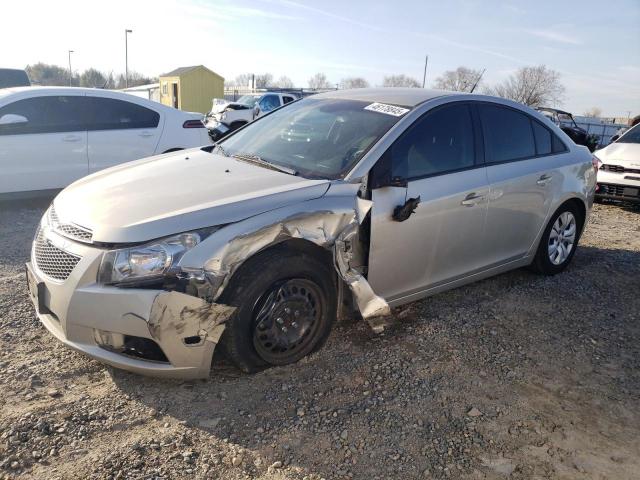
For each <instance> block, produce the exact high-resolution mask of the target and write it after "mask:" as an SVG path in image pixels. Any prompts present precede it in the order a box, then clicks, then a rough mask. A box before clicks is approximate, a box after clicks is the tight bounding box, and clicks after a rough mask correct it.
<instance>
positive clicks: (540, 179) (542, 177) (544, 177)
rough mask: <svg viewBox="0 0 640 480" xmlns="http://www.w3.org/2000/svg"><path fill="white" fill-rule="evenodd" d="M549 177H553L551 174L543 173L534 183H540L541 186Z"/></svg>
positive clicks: (547, 181)
mask: <svg viewBox="0 0 640 480" xmlns="http://www.w3.org/2000/svg"><path fill="white" fill-rule="evenodd" d="M551 178H553V177H552V176H551V175H549V174H546V173H545V174H544V175H540V178H539V179H538V181H537V182H536V183H537V184H538V185H540V186H541V187H543V186H545V185H546V184H547V183H549V180H551Z"/></svg>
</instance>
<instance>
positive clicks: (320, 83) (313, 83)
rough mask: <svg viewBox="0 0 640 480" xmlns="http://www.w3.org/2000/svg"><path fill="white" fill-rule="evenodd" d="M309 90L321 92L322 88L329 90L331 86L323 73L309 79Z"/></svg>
mask: <svg viewBox="0 0 640 480" xmlns="http://www.w3.org/2000/svg"><path fill="white" fill-rule="evenodd" d="M309 88H312V89H314V90H321V89H324V88H331V84H330V83H329V81H328V80H327V76H326V75H325V74H324V73H316V74H315V75H314V76H313V77H311V78H310V79H309Z"/></svg>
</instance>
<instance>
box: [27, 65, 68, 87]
mask: <svg viewBox="0 0 640 480" xmlns="http://www.w3.org/2000/svg"><path fill="white" fill-rule="evenodd" d="M25 70H26V72H27V75H29V78H30V79H31V82H32V83H34V84H36V85H50V86H64V85H69V69H68V68H62V67H59V66H58V65H49V64H47V63H42V62H38V63H36V64H34V65H27V67H26V68H25ZM78 83H79V82H78V77H77V75H73V76H72V78H71V85H78Z"/></svg>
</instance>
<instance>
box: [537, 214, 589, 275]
mask: <svg viewBox="0 0 640 480" xmlns="http://www.w3.org/2000/svg"><path fill="white" fill-rule="evenodd" d="M581 231H582V217H581V215H580V214H579V213H578V211H577V209H576V208H575V207H574V206H573V205H572V204H570V203H568V204H565V205H563V206H562V207H560V208H559V209H558V211H557V212H556V213H555V214H554V215H553V217H551V220H549V224H548V225H547V228H545V230H544V232H543V234H542V239H541V240H540V245H539V246H538V251H537V252H536V257H535V259H534V261H533V263H532V265H531V266H532V267H533V269H534V270H535V271H537V272H538V273H542V274H544V275H555V274H556V273H560V272H561V271H562V270H564V269H565V268H566V267H567V265H569V263H570V262H571V259H572V258H573V255H574V254H575V253H576V248H577V247H578V240H579V238H580V232H581Z"/></svg>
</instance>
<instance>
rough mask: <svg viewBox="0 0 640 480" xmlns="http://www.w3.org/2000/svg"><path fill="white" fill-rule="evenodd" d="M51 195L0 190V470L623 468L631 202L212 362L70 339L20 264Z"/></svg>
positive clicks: (615, 474)
mask: <svg viewBox="0 0 640 480" xmlns="http://www.w3.org/2000/svg"><path fill="white" fill-rule="evenodd" d="M45 206H46V205H44V204H32V205H26V206H25V204H22V205H7V204H4V205H3V204H0V252H2V253H1V256H0V389H1V390H0V392H1V393H0V478H7V479H10V478H17V477H24V478H47V479H62V478H65V479H66V478H69V479H71V478H74V479H75V478H86V479H94V478H95V479H103V478H106V479H124V478H135V479H160V478H162V479H174V478H197V479H199V478H212V479H217V478H220V479H243V478H259V479H265V480H266V479H274V480H276V479H279V480H282V479H299V480H302V479H308V480H319V479H321V478H325V479H338V478H339V479H343V478H344V479H350V478H353V479H366V480H375V479H387V478H400V479H414V478H471V479H481V478H505V477H510V478H516V479H519V478H537V479H542V478H562V479H574V478H575V479H584V478H594V479H605V478H607V479H625V478H628V479H631V478H638V475H639V473H638V472H640V440H639V439H640V368H639V367H640V351H639V350H640V340H639V339H640V329H639V320H640V296H639V295H638V292H639V289H638V287H639V286H640V210H637V209H632V208H623V207H620V206H613V205H597V206H596V207H595V209H594V212H593V215H592V218H591V221H590V224H589V225H588V228H587V231H586V233H585V235H584V236H583V238H582V241H581V247H580V249H579V251H578V253H577V254H576V256H575V258H574V261H573V264H572V265H571V266H570V267H569V268H568V269H567V270H566V271H565V272H564V273H562V274H560V275H557V276H555V277H551V278H543V277H539V276H536V275H534V274H532V273H529V272H528V271H526V270H518V271H514V272H511V273H507V274H504V275H500V276H498V277H495V278H492V279H489V280H485V281H482V282H479V283H476V284H473V285H469V286H467V287H463V288H459V289H457V290H454V291H450V292H447V293H444V294H440V295H437V296H435V297H432V298H430V299H427V300H425V301H421V302H416V303H414V304H411V305H409V306H408V307H406V308H404V309H400V310H398V311H397V312H396V313H395V316H394V322H393V325H392V326H391V327H390V328H389V329H388V330H386V331H385V333H384V334H382V335H375V334H374V333H372V332H371V330H370V329H369V327H368V326H367V325H366V324H364V323H363V322H361V321H356V320H350V321H345V322H342V323H341V324H340V325H338V326H337V327H336V328H334V331H333V333H332V335H331V337H330V339H329V341H328V343H327V345H326V346H325V347H324V348H323V349H322V350H321V351H320V352H318V353H316V354H314V355H313V356H311V357H310V358H308V359H305V360H304V361H302V362H300V363H298V364H296V365H292V366H288V367H280V368H273V369H270V370H267V371H264V372H262V373H259V374H256V375H244V374H241V373H239V372H238V371H237V370H235V369H234V368H232V367H230V366H225V365H224V362H222V363H221V364H220V366H218V367H216V368H215V371H214V372H213V373H212V375H211V378H210V379H209V380H207V381H195V382H179V381H161V380H156V379H151V378H144V377H140V376H136V375H132V374H128V373H126V372H122V371H117V370H113V369H110V368H107V367H105V366H103V365H101V364H100V363H98V362H96V361H93V360H90V359H88V358H85V357H84V356H82V355H80V354H77V353H75V352H72V351H70V350H67V349H66V348H64V347H63V346H62V345H60V344H58V342H56V341H55V340H54V339H53V338H52V337H51V335H49V334H48V333H47V332H46V331H45V330H44V328H43V327H42V326H40V324H39V323H38V321H37V319H36V317H35V316H34V313H33V309H32V306H31V304H30V302H29V300H28V297H27V294H26V288H25V282H24V279H23V263H24V262H25V261H26V260H27V257H28V251H29V247H30V242H31V237H32V235H33V231H34V227H35V225H36V223H37V221H38V219H39V216H40V215H41V213H42V212H43V210H44V208H45Z"/></svg>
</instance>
